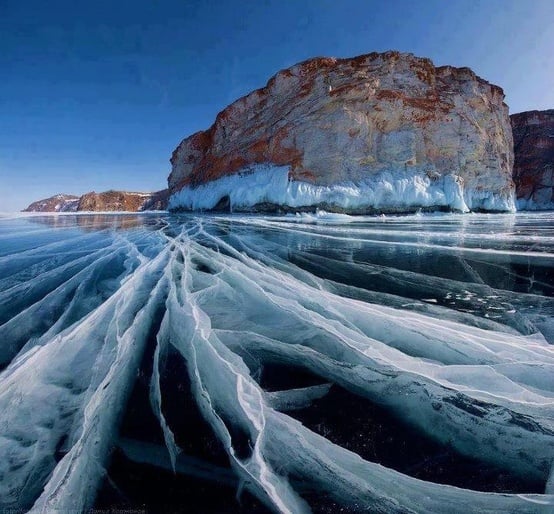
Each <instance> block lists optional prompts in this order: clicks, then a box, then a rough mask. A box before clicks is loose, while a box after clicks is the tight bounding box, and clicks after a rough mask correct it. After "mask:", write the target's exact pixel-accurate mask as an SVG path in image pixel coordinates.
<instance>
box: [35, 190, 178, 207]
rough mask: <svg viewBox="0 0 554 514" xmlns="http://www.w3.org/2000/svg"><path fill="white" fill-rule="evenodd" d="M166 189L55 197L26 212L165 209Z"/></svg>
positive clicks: (38, 203) (41, 201)
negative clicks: (146, 191) (148, 191)
mask: <svg viewBox="0 0 554 514" xmlns="http://www.w3.org/2000/svg"><path fill="white" fill-rule="evenodd" d="M168 195H169V192H168V190H167V189H163V190H161V191H156V192H155V193H133V192H128V191H105V192H103V193H96V192H94V191H93V192H91V193H86V194H84V195H83V196H81V197H79V196H73V195H56V196H52V197H51V198H47V199H45V200H39V201H37V202H33V203H32V204H31V205H29V207H27V208H26V209H25V211H27V212H68V211H69V212H72V211H104V212H107V211H127V212H138V211H151V210H165V209H167V200H168Z"/></svg>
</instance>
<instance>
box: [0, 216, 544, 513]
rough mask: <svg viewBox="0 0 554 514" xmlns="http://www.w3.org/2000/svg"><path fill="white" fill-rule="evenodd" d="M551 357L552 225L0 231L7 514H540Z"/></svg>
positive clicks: (82, 221) (171, 222)
mask: <svg viewBox="0 0 554 514" xmlns="http://www.w3.org/2000/svg"><path fill="white" fill-rule="evenodd" d="M553 345H554V213H533V214H530V213H519V214H515V215H500V214H498V215H484V214H483V215H473V214H468V215H454V214H452V215H448V214H442V215H431V214H429V215H413V216H402V217H350V216H345V215H333V214H325V213H319V214H317V215H309V214H303V215H297V216H292V215H289V216H282V217H277V216H243V215H241V216H238V215H236V216H233V215H230V216H228V215H179V216H171V215H168V214H163V213H149V214H137V215H134V214H79V215H74V214H67V215H52V216H49V215H33V216H21V215H13V216H12V215H0V369H1V370H2V371H1V373H0V510H1V509H12V508H16V509H23V510H29V509H33V508H34V509H36V511H37V512H51V511H55V510H56V509H58V510H60V511H66V510H75V511H86V510H87V509H89V508H92V507H95V508H98V509H103V508H110V507H118V508H119V507H120V508H137V509H146V510H147V511H150V512H183V511H188V512H202V513H219V512H292V513H297V512H311V511H313V512H328V513H332V512H333V513H334V512H383V513H385V512H386V513H388V512H391V513H392V512H395V513H396V512H418V513H419V512H436V513H454V512H460V513H464V514H465V513H467V512H468V511H470V512H488V513H492V512H495V513H507V512H514V513H515V512H517V513H524V512H533V513H534V512H537V513H547V512H552V510H553V509H554V496H553V494H552V493H554V478H553V476H552V470H553V464H554V346H553ZM198 506H202V507H201V509H200V510H198V509H199V507H198ZM187 509H188V510H187ZM340 509H343V510H340Z"/></svg>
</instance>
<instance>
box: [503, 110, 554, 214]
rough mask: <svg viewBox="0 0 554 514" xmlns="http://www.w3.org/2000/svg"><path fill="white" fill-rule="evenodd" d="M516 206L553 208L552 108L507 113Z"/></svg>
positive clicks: (553, 131)
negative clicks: (512, 150) (508, 114)
mask: <svg viewBox="0 0 554 514" xmlns="http://www.w3.org/2000/svg"><path fill="white" fill-rule="evenodd" d="M510 119H511V122H512V129H513V135H514V155H515V161H514V182H515V185H516V196H517V205H518V209H523V210H525V209H528V210H542V209H554V109H549V110H547V111H528V112H520V113H518V114H512V116H510Z"/></svg>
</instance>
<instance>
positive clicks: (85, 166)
mask: <svg viewBox="0 0 554 514" xmlns="http://www.w3.org/2000/svg"><path fill="white" fill-rule="evenodd" d="M553 23H554V2H553V1H552V0H544V1H543V0H532V1H528V2H527V1H524V0H517V1H510V0H483V1H479V0H459V1H456V0H450V1H444V0H441V1H438V0H437V1H436V0H419V1H417V0H410V1H403V0H383V1H370V0H365V1H363V0H358V1H354V0H341V1H340V2H337V1H336V0H278V1H273V0H243V1H234V0H206V1H193V0H187V1H185V0H180V1H179V0H133V1H127V0H119V1H106V0H94V1H90V0H87V1H83V0H49V1H43V0H26V1H21V0H0V70H1V75H0V77H1V78H0V211H10V210H19V209H21V208H23V207H25V206H26V205H27V204H28V203H30V202H31V201H33V200H36V199H39V198H44V197H47V196H51V195H52V194H55V193H58V192H67V193H75V194H82V193H84V192H87V191H91V190H96V191H103V190H107V189H126V190H135V191H137V190H143V191H147V190H156V189H161V188H163V187H165V186H166V178H167V175H168V173H169V171H170V165H169V161H168V160H169V157H170V155H171V152H172V151H173V149H174V148H175V146H176V145H177V144H178V143H179V141H180V140H181V139H182V138H184V137H185V136H187V135H190V134H191V133H193V132H195V131H197V130H200V129H204V128H207V127H209V125H210V124H211V123H212V121H213V120H214V118H215V115H216V114H217V113H218V112H219V111H220V110H221V109H222V108H224V107H225V106H226V105H227V104H229V103H230V102H232V101H233V100H234V99H236V98H237V97H239V96H242V95H244V94H246V93H248V92H249V91H251V90H252V89H255V88H258V87H261V86H263V85H264V84H265V83H266V82H267V80H268V79H269V77H270V76H271V75H273V74H274V73H276V72H277V71H278V70H279V69H282V68H284V67H287V66H290V65H292V64H294V63H296V62H299V61H301V60H304V59H307V58H309V57H313V56H317V55H328V56H336V57H348V56H354V55H359V54H363V53H369V52H372V51H385V50H390V49H395V50H400V51H405V52H412V53H414V54H416V55H418V56H425V57H430V58H431V59H432V60H433V61H434V62H435V64H437V65H443V64H451V65H454V66H469V67H471V68H472V69H473V70H474V71H475V72H476V73H477V74H479V75H480V76H482V77H483V78H485V79H487V80H489V81H490V82H493V83H496V84H498V85H500V86H502V87H503V88H504V91H505V93H506V102H507V103H508V105H509V106H510V112H520V111H523V110H530V109H547V108H554V30H552V26H553Z"/></svg>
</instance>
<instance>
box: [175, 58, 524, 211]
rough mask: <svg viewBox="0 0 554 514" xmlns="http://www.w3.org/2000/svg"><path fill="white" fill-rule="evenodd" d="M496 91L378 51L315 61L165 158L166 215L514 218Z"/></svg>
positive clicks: (507, 141)
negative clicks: (438, 213)
mask: <svg viewBox="0 0 554 514" xmlns="http://www.w3.org/2000/svg"><path fill="white" fill-rule="evenodd" d="M503 99H504V94H503V91H502V89H501V88H499V87H497V86H495V85H492V84H489V83H488V82H486V81H485V80H483V79H481V78H479V77H478V76H476V75H475V73H473V72H472V71H471V70H470V69H468V68H454V67H451V66H441V67H435V66H434V65H433V63H432V62H431V61H430V60H429V59H425V58H418V57H414V56H413V55H411V54H401V53H398V52H386V53H382V54H377V53H373V54H369V55H363V56H360V57H355V58H351V59H335V58H315V59H311V60H308V61H305V62H302V63H300V64H297V65H295V66H293V67H291V68H289V69H286V70H283V71H280V72H279V73H277V75H275V76H274V77H273V78H271V79H270V80H269V82H268V83H267V85H266V86H265V87H264V88H262V89H259V90H257V91H254V92H252V93H250V94H249V95H247V96H245V97H243V98H241V99H239V100H237V101H236V102H234V103H233V104H231V105H230V106H229V107H227V108H226V109H224V110H223V111H222V112H220V113H219V114H218V116H217V118H216V120H215V123H214V124H213V125H212V126H211V127H210V128H209V129H208V130H206V131H202V132H198V133H196V134H194V135H192V136H190V137H188V138H186V139H184V140H183V141H182V142H181V143H180V144H179V146H178V147H177V148H176V150H175V151H174V152H173V155H172V157H171V164H172V171H171V174H170V176H169V179H168V183H169V189H170V193H171V198H170V203H169V207H170V209H171V208H173V209H185V210H186V209H213V208H224V209H227V208H230V209H233V210H260V209H272V208H279V209H283V210H287V209H292V210H302V209H307V208H314V207H322V208H325V209H328V210H335V211H342V212H355V213H357V212H359V213H362V212H375V211H388V212H391V211H393V212H406V211H411V210H415V209H417V208H447V209H454V210H460V211H467V210H469V209H471V210H489V211H505V210H513V209H514V185H513V181H512V165H513V151H512V144H513V143H512V133H511V128H510V120H509V116H508V108H507V106H506V104H504V102H503Z"/></svg>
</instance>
